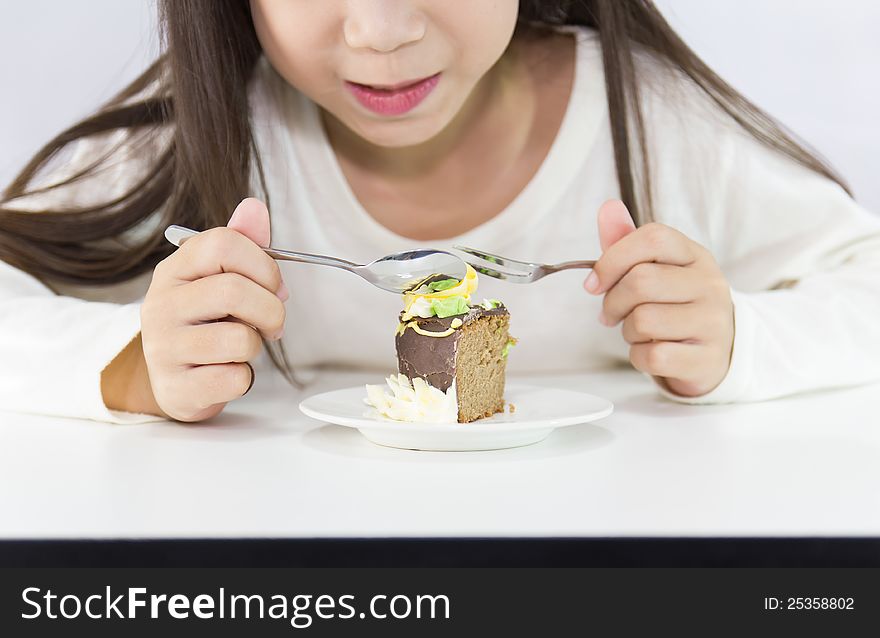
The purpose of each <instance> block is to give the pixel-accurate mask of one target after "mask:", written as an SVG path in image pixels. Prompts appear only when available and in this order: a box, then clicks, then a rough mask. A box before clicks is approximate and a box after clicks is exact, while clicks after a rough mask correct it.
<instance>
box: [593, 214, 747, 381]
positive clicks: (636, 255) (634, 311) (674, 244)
mask: <svg viewBox="0 0 880 638" xmlns="http://www.w3.org/2000/svg"><path fill="white" fill-rule="evenodd" d="M599 237H600V242H601V244H602V251H603V252H602V256H601V257H600V258H599V260H598V261H597V262H596V266H595V267H594V268H593V272H592V273H590V276H589V277H587V279H586V281H585V282H584V287H585V288H586V289H587V291H588V292H590V293H592V294H602V293H604V294H605V299H604V301H603V304H602V313H601V314H600V316H599V321H600V322H601V323H603V324H604V325H606V326H615V325H617V324H618V323H619V322H621V321H623V338H624V339H626V341H627V343H629V344H630V350H629V358H630V361H631V362H632V364H633V366H635V368H636V369H638V370H641V371H643V372H647V373H648V374H651V375H654V376H655V377H659V378H660V379H659V381H660V382H661V383H662V384H664V385H665V386H666V387H667V388H668V389H669V390H670V391H672V392H673V393H675V394H679V395H682V396H688V397H695V396H700V395H702V394H706V393H707V392H709V391H710V390H712V389H714V388H715V387H716V386H717V385H718V384H719V383H721V381H722V380H723V379H724V377H725V376H726V375H727V370H728V368H729V367H730V357H731V353H732V349H733V331H734V325H733V301H732V300H731V298H730V288H729V286H728V283H727V281H726V280H725V278H724V275H723V274H722V272H721V269H720V268H719V267H718V264H717V263H716V262H715V259H714V258H713V257H712V255H711V254H710V253H709V251H708V250H706V249H705V248H704V247H703V246H701V245H700V244H698V243H696V242H694V241H692V240H691V239H689V238H688V237H686V236H685V235H683V234H682V233H680V232H679V231H677V230H675V229H673V228H670V227H669V226H664V225H663V224H658V223H650V224H645V225H644V226H642V227H641V228H638V229H636V228H635V226H634V225H633V223H632V219H631V217H630V215H629V212H628V211H627V210H626V207H625V206H624V205H623V202H620V201H618V200H611V201H608V202H605V204H603V205H602V207H601V208H600V209H599Z"/></svg>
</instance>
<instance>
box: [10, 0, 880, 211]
mask: <svg viewBox="0 0 880 638" xmlns="http://www.w3.org/2000/svg"><path fill="white" fill-rule="evenodd" d="M658 5H659V6H660V8H661V9H662V10H663V11H664V13H665V14H666V15H667V17H668V19H669V20H670V22H671V23H672V25H673V26H674V27H675V28H677V29H678V30H679V33H680V34H681V35H682V36H683V37H684V38H685V40H686V41H687V42H688V43H689V44H690V45H691V46H692V47H693V48H694V49H695V50H696V51H697V53H698V54H700V55H701V56H702V57H703V58H704V59H705V60H706V61H707V62H708V63H709V64H710V65H711V66H712V67H713V68H715V70H717V71H718V72H719V73H720V74H721V75H722V76H723V77H725V78H726V79H727V80H728V81H730V82H731V83H732V84H733V85H734V86H735V87H737V88H738V89H740V90H741V91H743V92H744V93H745V94H746V95H747V96H748V97H750V98H752V99H753V100H754V101H756V102H757V103H758V104H759V105H760V106H762V107H764V108H766V109H767V110H768V111H769V112H770V113H772V114H773V115H775V116H776V117H778V118H779V119H781V120H782V121H783V122H784V123H785V124H786V125H788V126H789V127H790V128H791V129H793V130H794V131H795V132H796V133H798V134H799V135H800V136H801V137H802V138H804V139H806V140H807V141H808V142H809V143H810V144H812V145H813V146H814V147H815V148H816V149H818V150H819V151H820V152H821V153H822V154H823V155H825V156H826V157H827V158H829V159H830V160H831V162H832V163H833V164H834V165H835V166H836V167H837V168H838V170H839V171H840V172H841V173H842V174H843V175H844V176H845V177H846V178H847V179H848V181H849V182H850V184H851V185H852V186H853V187H854V189H855V192H856V196H857V199H859V201H861V202H862V203H863V204H864V205H865V206H867V207H868V208H870V209H872V210H874V211H878V212H880V179H878V178H880V170H878V169H880V160H878V159H877V151H878V150H880V124H878V122H877V119H878V117H880V38H878V37H876V34H877V32H878V31H880V2H875V1H874V0H838V1H836V2H833V3H829V2H827V0H658ZM0 10H2V15H3V18H2V20H0V86H2V87H3V90H2V93H0V95H2V99H0V183H2V184H6V183H7V182H8V181H9V180H10V179H11V178H12V177H13V175H14V173H15V172H16V170H17V169H18V168H20V167H21V165H22V164H23V163H24V162H25V161H26V160H27V158H28V157H29V156H30V155H31V154H32V153H33V152H34V151H36V150H37V149H38V148H39V146H40V145H41V144H43V143H44V142H46V141H47V140H48V139H49V138H50V137H51V136H52V135H54V134H55V133H57V132H59V131H60V130H61V129H62V128H64V127H65V126H67V125H69V124H71V123H73V122H74V121H75V120H76V119H77V118H80V117H82V116H85V115H87V114H88V113H89V112H91V111H92V110H93V109H94V107H96V106H97V105H98V104H99V103H100V102H101V101H102V100H104V99H107V98H109V97H110V96H111V95H112V94H113V93H115V92H116V91H117V90H118V89H120V88H122V87H123V86H124V85H125V84H126V83H127V82H128V81H129V80H131V79H132V78H134V77H135V75H137V73H138V72H139V71H140V70H142V69H143V68H144V67H145V66H146V65H147V64H148V63H149V62H150V60H151V59H152V58H153V57H154V56H155V55H156V52H157V51H158V38H157V36H156V34H155V31H156V18H155V7H154V3H153V2H149V1H147V0H75V1H73V2H61V1H59V0H28V1H27V2H12V1H11V0H6V1H5V2H3V3H2V5H0Z"/></svg>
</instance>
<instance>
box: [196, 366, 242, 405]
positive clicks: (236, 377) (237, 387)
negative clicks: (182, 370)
mask: <svg viewBox="0 0 880 638" xmlns="http://www.w3.org/2000/svg"><path fill="white" fill-rule="evenodd" d="M252 382H253V368H252V367H251V366H250V365H249V364H247V363H217V364H213V365H205V366H196V367H194V368H191V369H190V370H188V371H187V373H186V375H185V376H184V377H183V383H184V384H185V389H187V390H188V391H190V392H192V396H193V397H195V401H194V404H195V409H196V411H202V410H205V409H207V408H210V407H212V406H215V405H218V404H223V403H228V402H230V401H232V400H234V399H238V398H240V397H242V396H244V394H245V393H246V392H247V391H248V390H250V388H251V384H252Z"/></svg>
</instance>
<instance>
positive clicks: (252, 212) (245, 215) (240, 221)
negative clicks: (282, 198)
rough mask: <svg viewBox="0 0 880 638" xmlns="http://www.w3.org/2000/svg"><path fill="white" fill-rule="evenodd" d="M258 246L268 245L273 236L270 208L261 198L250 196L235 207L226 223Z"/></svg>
mask: <svg viewBox="0 0 880 638" xmlns="http://www.w3.org/2000/svg"><path fill="white" fill-rule="evenodd" d="M226 226H227V228H233V229H235V230H237V231H238V232H240V233H241V234H242V235H244V236H245V237H247V238H248V239H250V240H251V241H252V242H254V243H255V244H257V245H258V246H263V247H267V246H269V241H270V238H271V232H270V224H269V209H268V208H266V205H265V204H264V203H263V202H261V201H260V200H259V199H256V198H254V197H248V198H246V199H243V200H242V201H241V203H240V204H239V205H238V206H236V207H235V210H234V211H233V212H232V217H230V218H229V222H228V223H227V224H226Z"/></svg>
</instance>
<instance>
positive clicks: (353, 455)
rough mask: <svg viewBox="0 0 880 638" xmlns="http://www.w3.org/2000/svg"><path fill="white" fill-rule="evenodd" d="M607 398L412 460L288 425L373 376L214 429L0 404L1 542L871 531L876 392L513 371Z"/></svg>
mask: <svg viewBox="0 0 880 638" xmlns="http://www.w3.org/2000/svg"><path fill="white" fill-rule="evenodd" d="M517 380H518V381H524V382H529V383H534V384H537V385H555V386H558V387H565V388H572V389H581V390H584V391H587V392H591V393H593V394H597V395H600V396H604V397H606V398H608V399H611V400H612V401H613V402H614V403H615V412H614V414H613V415H611V416H610V417H607V418H605V419H603V420H601V421H599V422H597V423H595V424H589V425H579V426H572V427H569V428H565V429H562V430H558V431H556V432H554V433H553V434H551V435H550V437H549V438H548V439H546V440H545V441H543V442H541V443H539V444H536V445H533V446H530V447H525V448H518V449H510V450H499V451H494V452H465V453H443V452H414V451H405V450H396V449H389V448H382V447H378V446H375V445H373V444H372V443H369V442H368V441H367V440H366V439H364V438H362V437H361V435H360V434H359V433H358V432H357V431H355V430H350V429H347V428H342V427H339V426H329V425H323V424H321V423H318V422H316V421H312V420H310V419H308V418H307V417H305V416H303V415H302V414H300V412H299V410H298V409H297V405H298V403H299V401H300V399H301V398H303V397H304V396H305V395H307V394H311V393H314V392H318V391H324V390H328V389H334V388H342V387H347V386H352V385H357V384H360V383H363V382H365V381H369V382H381V378H377V377H376V376H375V375H373V376H369V377H368V376H365V375H363V374H353V373H338V372H336V373H323V374H322V376H321V377H320V378H319V379H318V380H317V381H316V383H315V384H314V385H312V386H310V387H309V388H308V389H307V390H306V391H305V393H299V392H296V391H294V390H291V389H289V388H287V387H286V386H284V385H283V382H282V381H281V380H280V378H278V377H275V379H274V380H273V379H266V378H264V379H261V383H259V384H257V386H256V387H255V388H254V390H253V391H252V392H251V393H250V394H248V395H247V396H246V397H244V398H243V399H241V400H239V401H237V402H235V403H233V404H231V405H230V406H229V407H228V408H227V410H226V411H225V412H224V413H223V414H222V415H221V416H220V417H219V418H217V419H216V421H214V422H213V423H211V424H194V425H180V424H174V423H167V422H166V423H152V424H145V425H133V426H132V425H127V426H118V425H108V424H104V423H98V422H91V421H84V420H75V419H58V418H47V417H39V416H31V415H20V414H13V413H8V412H0V538H149V537H153V538H168V537H216V538H228V537H295V538H304V537H326V536H332V537H401V536H407V537H412V536H435V537H436V536H491V537H496V536H498V537H507V536H585V537H602V536H815V535H847V536H851V535H856V536H858V535H880V386H877V385H874V386H868V387H862V388H857V389H850V390H843V391H836V392H823V393H815V394H810V395H803V396H800V397H797V398H789V399H784V400H777V401H772V402H765V403H760V404H747V405H737V406H705V407H698V406H687V405H679V404H675V403H673V402H670V401H668V400H666V399H663V398H662V397H660V396H659V395H657V394H656V393H655V392H654V390H653V386H652V384H651V382H650V381H649V380H648V379H646V378H645V377H643V376H642V375H640V374H638V373H635V372H632V371H626V370H620V371H613V372H610V373H609V372H604V373H601V374H599V373H596V374H583V375H576V376H552V377H551V376H544V377H531V378H518V379H517Z"/></svg>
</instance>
